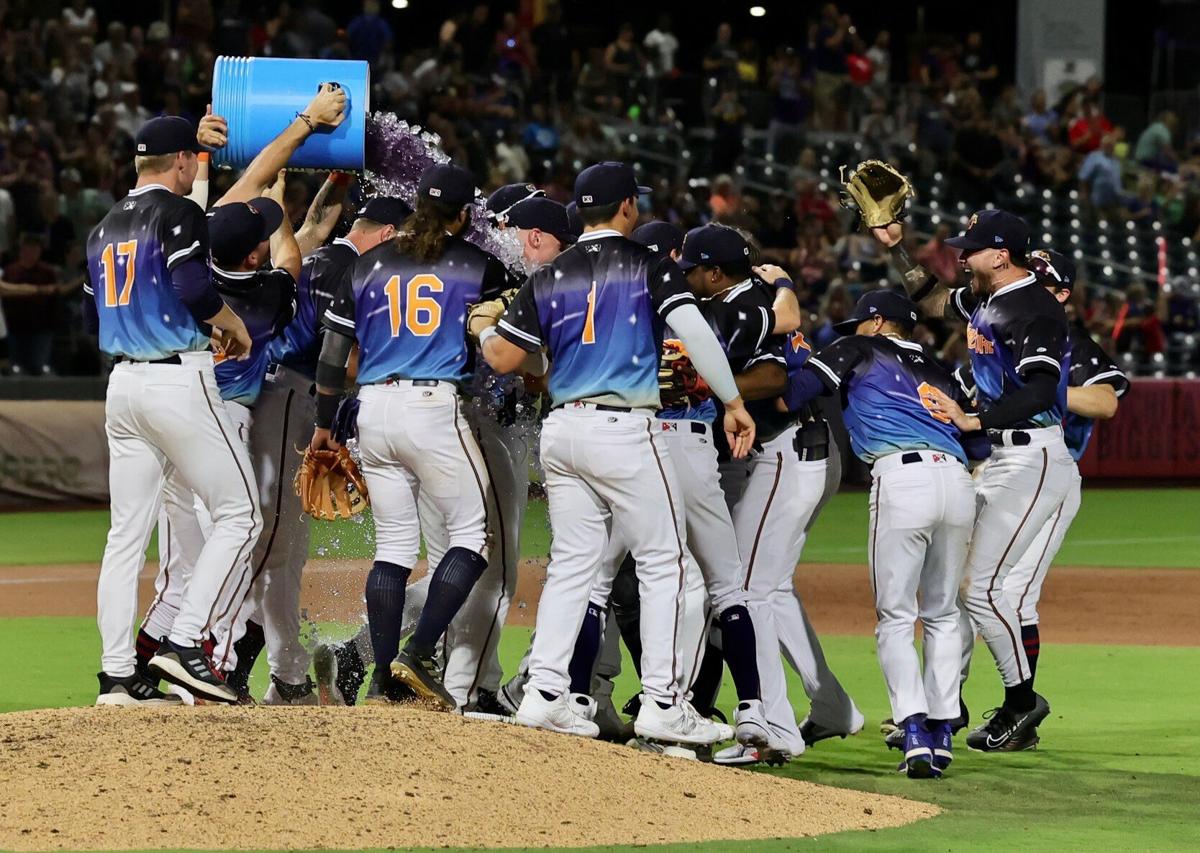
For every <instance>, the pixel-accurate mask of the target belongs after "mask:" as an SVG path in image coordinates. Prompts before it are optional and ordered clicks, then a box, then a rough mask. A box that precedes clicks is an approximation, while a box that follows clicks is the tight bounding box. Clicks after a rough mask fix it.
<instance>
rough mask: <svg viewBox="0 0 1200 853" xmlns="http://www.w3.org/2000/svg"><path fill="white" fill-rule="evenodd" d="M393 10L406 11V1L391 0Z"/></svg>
mask: <svg viewBox="0 0 1200 853" xmlns="http://www.w3.org/2000/svg"><path fill="white" fill-rule="evenodd" d="M392 8H393V9H407V8H408V0H392Z"/></svg>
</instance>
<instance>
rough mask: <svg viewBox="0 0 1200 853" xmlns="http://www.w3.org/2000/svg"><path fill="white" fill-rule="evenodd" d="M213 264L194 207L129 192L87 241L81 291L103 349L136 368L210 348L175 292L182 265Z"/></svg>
mask: <svg viewBox="0 0 1200 853" xmlns="http://www.w3.org/2000/svg"><path fill="white" fill-rule="evenodd" d="M192 259H197V260H201V261H203V262H204V263H205V264H207V263H208V224H207V223H206V222H205V219H204V211H202V210H201V209H200V207H199V206H198V205H197V204H196V203H195V202H193V201H190V200H188V199H186V198H183V197H182V196H178V195H175V193H173V192H171V191H170V190H168V189H167V188H166V187H164V186H161V185H159V184H149V185H147V186H144V187H139V188H137V189H134V190H131V191H130V193H129V195H128V196H126V197H125V198H123V199H121V200H120V201H118V202H117V203H116V204H115V205H113V207H112V209H111V210H110V211H109V212H108V214H107V215H106V216H105V217H104V218H103V219H102V220H100V224H99V225H97V226H96V227H95V228H94V229H92V233H91V234H90V235H89V236H88V241H87V268H88V272H87V283H86V284H85V285H84V291H85V292H86V293H87V294H88V295H89V296H91V297H93V298H94V299H95V301H96V312H97V314H98V315H99V317H100V349H101V350H103V351H104V352H106V353H108V354H109V355H114V356H116V355H120V356H125V357H126V358H131V359H136V360H139V361H155V360H158V359H162V358H167V357H168V356H171V355H174V354H175V353H179V352H189V351H199V350H204V349H207V348H208V339H209V332H210V329H209V328H208V327H207V326H205V325H204V324H203V323H199V322H197V321H196V320H195V319H194V318H193V317H192V315H191V313H190V312H189V311H188V310H187V308H186V307H185V306H184V304H183V301H182V300H181V299H180V298H179V295H178V294H177V293H176V292H175V289H174V287H173V286H172V284H171V270H173V269H174V268H175V267H177V266H178V265H179V264H181V263H183V262H184V261H188V260H192Z"/></svg>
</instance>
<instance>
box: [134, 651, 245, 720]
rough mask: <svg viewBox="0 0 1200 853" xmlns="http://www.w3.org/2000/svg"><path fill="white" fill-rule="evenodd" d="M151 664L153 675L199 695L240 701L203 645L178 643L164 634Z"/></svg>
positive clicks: (212, 699)
mask: <svg viewBox="0 0 1200 853" xmlns="http://www.w3.org/2000/svg"><path fill="white" fill-rule="evenodd" d="M149 668H150V672H151V673H152V675H157V676H158V677H159V678H162V679H164V680H166V681H169V682H171V683H172V684H176V685H178V686H180V687H182V688H183V689H184V690H187V691H188V692H189V693H191V694H192V695H193V696H195V697H196V698H197V699H208V700H209V701H211V702H227V703H229V704H231V705H232V704H235V703H236V702H237V701H238V695H237V692H236V691H234V690H232V689H230V687H229V685H228V684H226V683H225V679H224V678H223V677H222V675H221V673H220V672H218V671H217V669H216V667H214V666H213V664H212V661H211V660H210V659H209V657H208V655H206V654H205V653H204V648H203V647H202V646H177V645H176V644H175V643H172V642H171V641H170V640H169V639H167V638H166V637H164V638H163V641H162V645H161V646H159V648H158V653H157V654H155V655H154V657H152V658H150V665H149Z"/></svg>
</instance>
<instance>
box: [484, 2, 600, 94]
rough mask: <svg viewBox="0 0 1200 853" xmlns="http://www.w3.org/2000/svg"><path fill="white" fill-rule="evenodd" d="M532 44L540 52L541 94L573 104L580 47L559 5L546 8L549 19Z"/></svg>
mask: <svg viewBox="0 0 1200 853" xmlns="http://www.w3.org/2000/svg"><path fill="white" fill-rule="evenodd" d="M483 8H484V9H485V10H486V9H487V7H486V6H484V7H483ZM532 41H533V46H534V48H535V49H536V50H537V64H538V73H539V75H540V82H541V87H542V91H541V94H543V95H544V96H545V97H546V98H547V99H548V100H564V101H565V100H569V99H570V97H571V93H572V92H573V90H574V87H575V80H576V78H577V77H578V76H579V68H580V60H579V43H578V41H577V40H576V39H575V38H574V36H573V35H572V31H571V28H570V26H569V25H568V24H567V23H566V22H565V21H564V20H563V14H562V6H561V5H560V4H559V3H558V2H550V3H547V4H546V19H545V20H544V21H542V23H540V24H538V25H537V27H535V28H534V30H533V35H532Z"/></svg>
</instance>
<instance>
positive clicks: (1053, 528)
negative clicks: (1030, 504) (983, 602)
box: [1004, 465, 1083, 625]
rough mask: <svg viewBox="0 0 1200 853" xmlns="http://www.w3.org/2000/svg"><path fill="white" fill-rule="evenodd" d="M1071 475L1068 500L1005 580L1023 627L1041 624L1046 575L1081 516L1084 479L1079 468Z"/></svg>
mask: <svg viewBox="0 0 1200 853" xmlns="http://www.w3.org/2000/svg"><path fill="white" fill-rule="evenodd" d="M1071 474H1072V476H1071V481H1070V485H1069V487H1068V489H1067V496H1066V498H1064V499H1063V502H1062V503H1061V504H1059V506H1058V509H1057V510H1055V512H1054V513H1053V514H1052V515H1051V516H1050V517H1049V518H1048V519H1047V520H1046V522H1045V523H1044V524H1043V525H1042V529H1041V530H1039V531H1038V535H1037V536H1036V537H1035V538H1034V540H1033V543H1032V544H1030V546H1029V548H1028V549H1026V551H1025V553H1024V554H1022V555H1021V559H1019V560H1018V561H1017V564H1016V565H1015V566H1013V567H1012V570H1011V571H1010V572H1009V573H1008V576H1007V577H1005V578H1004V597H1005V598H1007V599H1008V603H1009V604H1010V605H1012V608H1013V609H1014V610H1015V611H1016V612H1017V619H1018V621H1020V623H1021V624H1022V625H1036V624H1037V623H1038V609H1037V607H1038V601H1040V600H1041V597H1042V584H1043V583H1045V582H1046V573H1047V572H1048V571H1049V570H1050V564H1051V563H1053V562H1054V557H1055V556H1056V555H1057V554H1058V549H1059V548H1061V547H1062V543H1063V539H1065V538H1066V536H1067V531H1068V530H1070V529H1071V522H1072V521H1074V520H1075V516H1076V515H1077V514H1078V513H1079V504H1080V489H1081V487H1082V485H1083V479H1082V478H1081V477H1080V476H1079V466H1078V465H1076V466H1073V468H1072V471H1071Z"/></svg>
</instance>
